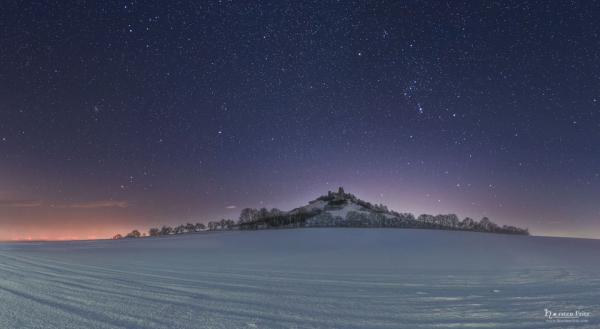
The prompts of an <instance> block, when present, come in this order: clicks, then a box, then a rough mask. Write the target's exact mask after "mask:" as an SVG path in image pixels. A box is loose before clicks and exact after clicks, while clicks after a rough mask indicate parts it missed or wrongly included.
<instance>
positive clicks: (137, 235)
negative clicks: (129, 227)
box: [125, 230, 142, 238]
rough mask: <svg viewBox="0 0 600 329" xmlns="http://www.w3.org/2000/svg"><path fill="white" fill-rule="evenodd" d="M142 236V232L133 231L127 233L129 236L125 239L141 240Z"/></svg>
mask: <svg viewBox="0 0 600 329" xmlns="http://www.w3.org/2000/svg"><path fill="white" fill-rule="evenodd" d="M140 236H142V234H141V233H140V231H138V230H133V231H131V232H129V233H127V235H126V236H125V237H126V238H139V237H140Z"/></svg>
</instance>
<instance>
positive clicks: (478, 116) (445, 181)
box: [0, 1, 600, 239]
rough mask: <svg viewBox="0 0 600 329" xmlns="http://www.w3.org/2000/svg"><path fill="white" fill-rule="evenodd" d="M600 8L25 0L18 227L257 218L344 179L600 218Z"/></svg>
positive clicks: (11, 110)
mask: <svg viewBox="0 0 600 329" xmlns="http://www.w3.org/2000/svg"><path fill="white" fill-rule="evenodd" d="M598 12H600V4H598V3H597V2H592V1H572V2H566V1H564V2H558V1H539V2H524V1H505V2H485V3H480V4H477V3H470V2H457V1H451V2H447V3H445V2H439V3H432V2H431V1H410V2H400V1H343V2H333V1H314V2H309V1H294V2H286V1H274V2H263V3H258V2H248V1H236V2H229V1H218V2H206V3H203V2H197V1H190V2H182V1H169V2H157V1H156V2H154V1H153V2H150V1H144V2H137V1H113V2H110V3H109V2H101V1H97V2H69V1H56V2H54V1H48V2H46V1H45V2H33V3H22V2H20V1H3V2H2V4H1V5H0V33H1V35H2V37H1V38H0V49H1V51H0V238H3V239H10V238H23V237H28V236H32V237H33V238H39V237H52V238H54V237H91V236H108V235H110V233H112V232H114V231H116V230H124V229H131V228H133V227H139V228H144V229H145V228H146V227H148V226H150V225H157V224H163V223H166V224H169V223H180V222H185V221H207V220H212V219H216V218H221V217H232V218H235V217H237V214H238V213H239V209H240V208H241V207H247V206H250V207H261V206H268V207H279V208H282V209H289V208H292V207H294V206H299V205H301V204H304V203H305V202H306V201H308V200H311V199H313V198H314V197H316V196H318V195H320V194H323V193H325V192H326V191H327V190H328V189H334V188H337V186H338V185H343V186H345V187H346V189H347V190H348V191H349V192H352V193H354V194H356V195H357V196H359V197H361V198H363V199H366V200H369V201H372V202H377V203H379V202H382V203H385V204H388V205H389V206H390V208H392V209H396V210H398V211H411V212H415V213H417V214H419V213H423V212H429V213H438V212H441V213H447V212H455V213H457V214H458V215H459V216H461V217H464V216H471V217H475V218H480V217H482V216H488V217H490V218H492V220H495V221H497V222H499V223H501V224H513V225H519V226H524V227H529V228H530V230H531V231H532V232H533V233H534V234H550V235H572V236H589V237H599V236H600V205H599V203H598V197H599V196H600V24H598V22H597V17H596V16H597V15H595V13H598ZM234 207H235V208H234ZM65 231H68V232H69V233H68V235H64V234H63V233H62V232H65ZM58 232H60V234H63V235H60V236H59V233H58Z"/></svg>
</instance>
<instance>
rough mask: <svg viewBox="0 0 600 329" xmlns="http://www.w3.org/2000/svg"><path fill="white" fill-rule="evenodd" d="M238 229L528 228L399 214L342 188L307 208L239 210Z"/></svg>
mask: <svg viewBox="0 0 600 329" xmlns="http://www.w3.org/2000/svg"><path fill="white" fill-rule="evenodd" d="M237 226H238V227H239V228H240V229H242V230H248V229H269V228H294V227H393V228H423V229H445V230H461V231H478V232H490V233H505V234H520V235H529V231H528V230H527V229H522V228H518V227H514V226H507V225H503V226H500V225H497V224H495V223H494V222H492V221H491V220H489V219H488V218H487V217H484V218H482V219H481V220H480V221H475V220H473V219H471V218H468V217H467V218H464V219H463V220H459V218H458V216H456V215H455V214H447V215H435V216H433V215H427V214H423V215H420V216H419V217H418V218H415V216H414V215H413V214H411V213H399V212H396V211H393V210H389V209H388V208H387V206H385V205H382V204H379V205H377V204H372V203H370V202H367V201H363V200H361V199H359V198H357V197H356V196H355V195H353V194H350V193H346V192H345V191H344V189H343V188H342V187H340V188H339V189H338V191H337V192H332V191H329V192H328V193H327V194H326V195H323V196H320V197H318V198H316V199H315V200H313V201H310V202H309V203H308V205H305V206H302V207H299V208H295V209H293V210H291V211H281V210H279V209H271V210H268V209H265V208H262V209H253V208H246V209H243V210H242V213H241V214H240V219H239V221H238V224H237Z"/></svg>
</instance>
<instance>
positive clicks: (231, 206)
mask: <svg viewBox="0 0 600 329" xmlns="http://www.w3.org/2000/svg"><path fill="white" fill-rule="evenodd" d="M225 208H227V209H235V208H237V207H236V206H235V205H230V206H227V207H225Z"/></svg>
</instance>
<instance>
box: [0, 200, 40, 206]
mask: <svg viewBox="0 0 600 329" xmlns="http://www.w3.org/2000/svg"><path fill="white" fill-rule="evenodd" d="M41 205H42V202H41V201H40V200H0V207H7V208H9V207H10V208H30V207H39V206H41Z"/></svg>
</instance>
